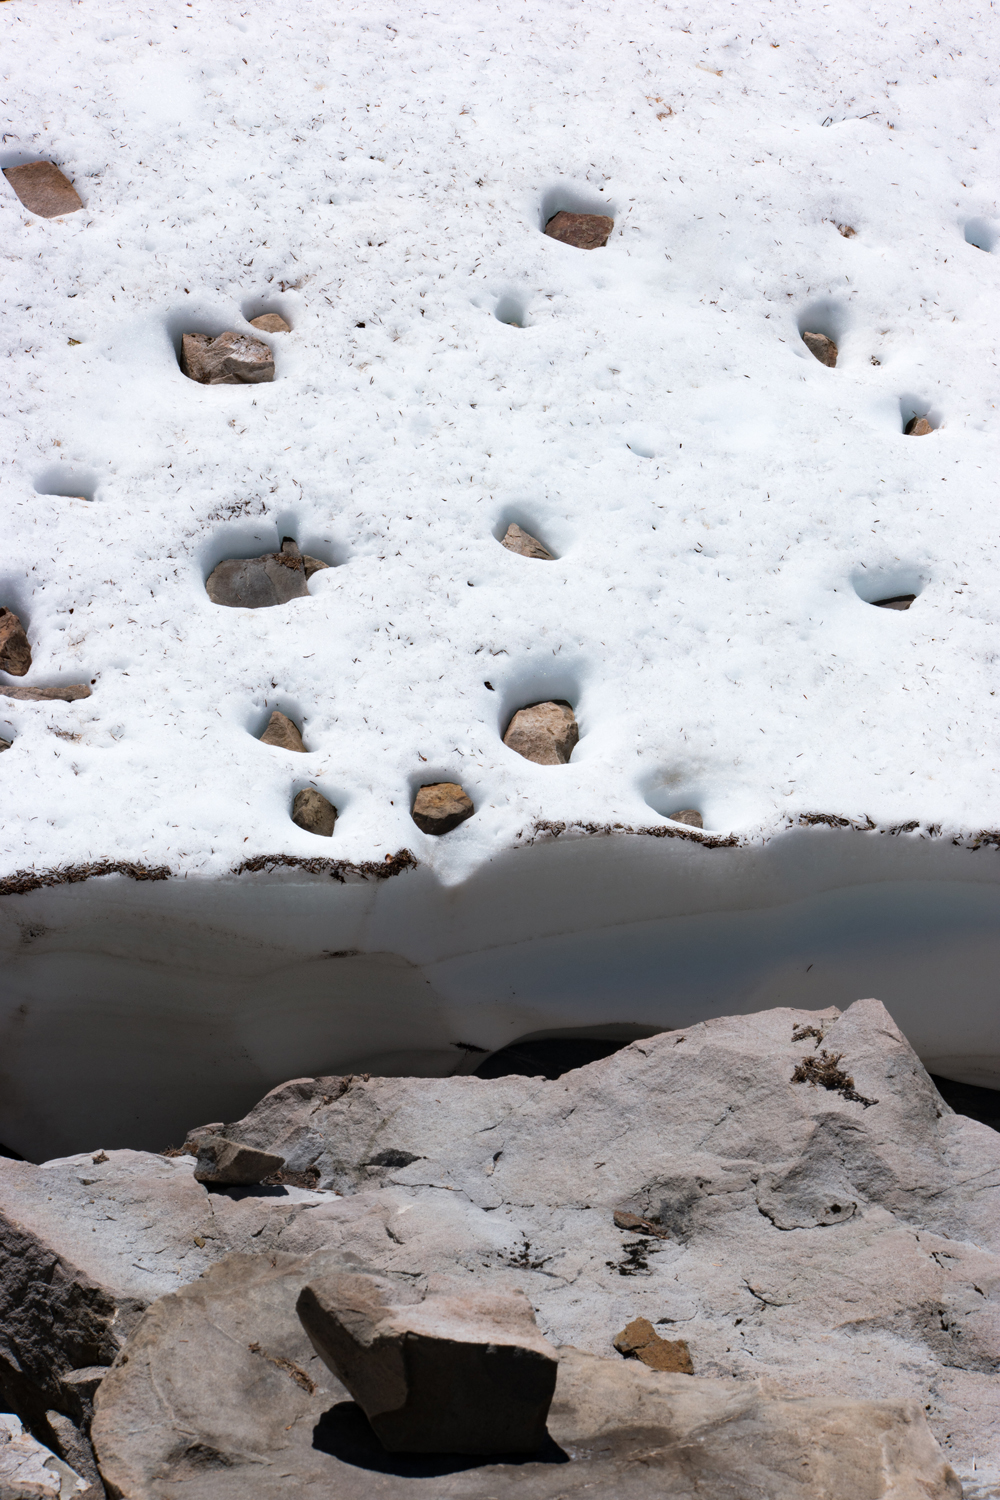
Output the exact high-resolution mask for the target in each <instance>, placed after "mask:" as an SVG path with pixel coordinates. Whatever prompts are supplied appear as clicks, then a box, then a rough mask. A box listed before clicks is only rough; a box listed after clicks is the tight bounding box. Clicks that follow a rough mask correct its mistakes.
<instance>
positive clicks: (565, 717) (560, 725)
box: [503, 700, 580, 766]
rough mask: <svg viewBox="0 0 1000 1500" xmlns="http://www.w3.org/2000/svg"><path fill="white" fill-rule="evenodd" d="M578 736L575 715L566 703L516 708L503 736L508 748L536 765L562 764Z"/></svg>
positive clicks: (536, 704)
mask: <svg viewBox="0 0 1000 1500" xmlns="http://www.w3.org/2000/svg"><path fill="white" fill-rule="evenodd" d="M579 738H580V730H579V726H578V725H577V722H576V715H575V714H574V712H573V710H572V708H571V707H570V705H569V704H568V703H565V702H563V701H561V700H559V701H557V702H553V703H532V704H531V705H530V706H529V707H528V708H519V709H518V711H517V713H516V714H515V715H514V717H513V718H512V719H511V721H510V723H509V724H508V725H507V732H506V734H505V735H504V737H503V742H504V744H505V745H506V746H507V747H508V749H510V750H516V751H517V753H518V755H523V756H524V758H525V760H533V761H534V762H535V763H536V765H539V766H564V765H566V764H567V762H568V761H569V758H570V756H571V755H572V754H573V747H574V746H575V745H576V743H577V741H578V740H579Z"/></svg>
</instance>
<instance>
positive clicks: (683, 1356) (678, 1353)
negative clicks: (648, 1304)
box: [614, 1318, 694, 1375]
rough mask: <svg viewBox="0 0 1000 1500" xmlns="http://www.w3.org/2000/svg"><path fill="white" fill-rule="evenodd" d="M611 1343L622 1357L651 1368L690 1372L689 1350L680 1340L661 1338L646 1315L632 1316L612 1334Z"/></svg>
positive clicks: (675, 1372) (691, 1367) (692, 1368)
mask: <svg viewBox="0 0 1000 1500" xmlns="http://www.w3.org/2000/svg"><path fill="white" fill-rule="evenodd" d="M614 1345H615V1348H616V1349H617V1350H618V1353H619V1354H623V1355H624V1356H625V1358H626V1359H638V1360H641V1361H642V1363H643V1364H644V1365H647V1366H648V1367H649V1369H651V1370H666V1371H669V1372H670V1373H671V1374H673V1375H693V1374H694V1366H693V1365H692V1363H691V1351H690V1350H689V1348H688V1346H687V1344H685V1342H684V1340H683V1339H663V1338H661V1337H660V1335H659V1334H658V1333H657V1331H656V1329H655V1328H654V1327H653V1325H652V1323H651V1322H650V1321H649V1319H648V1318H633V1319H632V1322H631V1323H629V1325H628V1327H627V1328H623V1329H622V1331H621V1333H616V1334H615V1338H614Z"/></svg>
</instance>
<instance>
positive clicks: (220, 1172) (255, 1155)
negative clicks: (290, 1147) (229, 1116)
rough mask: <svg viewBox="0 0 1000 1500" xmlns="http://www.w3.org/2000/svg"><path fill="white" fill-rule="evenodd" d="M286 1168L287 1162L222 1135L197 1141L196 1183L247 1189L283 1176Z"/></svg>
mask: <svg viewBox="0 0 1000 1500" xmlns="http://www.w3.org/2000/svg"><path fill="white" fill-rule="evenodd" d="M284 1165H285V1158H284V1157H283V1156H278V1155H277V1154H276V1153H275V1152H273V1151H258V1150H257V1149H256V1148H255V1147H254V1146H242V1145H240V1143H239V1142H238V1141H227V1140H226V1138H225V1136H221V1135H203V1136H202V1137H201V1138H200V1140H199V1141H198V1159H197V1161H196V1163H195V1169H194V1176H195V1181H196V1182H205V1183H212V1184H215V1185H218V1186H221V1185H223V1184H225V1185H226V1186H229V1187H237V1186H239V1187H247V1186H250V1185H252V1184H253V1183H255V1182H262V1181H263V1179H264V1178H265V1177H271V1176H273V1175H274V1173H275V1172H280V1171H281V1168H282V1167H283V1166H284Z"/></svg>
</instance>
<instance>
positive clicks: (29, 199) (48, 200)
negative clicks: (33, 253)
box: [3, 161, 83, 219]
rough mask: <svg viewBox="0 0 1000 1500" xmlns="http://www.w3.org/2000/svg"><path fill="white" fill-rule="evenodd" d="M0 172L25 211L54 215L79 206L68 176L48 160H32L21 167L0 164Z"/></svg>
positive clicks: (71, 212) (50, 216) (51, 217)
mask: <svg viewBox="0 0 1000 1500" xmlns="http://www.w3.org/2000/svg"><path fill="white" fill-rule="evenodd" d="M3 175H4V176H5V177H6V179H7V181H8V182H9V183H10V185H11V187H12V188H13V189H14V191H15V193H16V194H17V196H18V197H19V198H20V200H21V202H22V203H23V204H24V206H25V208H26V209H27V210H28V212H29V213H33V214H38V215H39V217H40V218H42V219H58V218H59V217H60V216H61V215H62V214H75V213H76V211H77V209H78V208H82V207H83V204H82V203H81V201H80V196H79V194H78V193H77V191H76V188H75V187H74V186H73V184H72V183H71V182H70V180H69V178H68V177H64V176H63V174H62V173H61V172H60V170H59V168H58V167H56V166H53V164H52V162H50V161H32V162H28V163H27V164H26V165H25V166H23V167H4V172H3Z"/></svg>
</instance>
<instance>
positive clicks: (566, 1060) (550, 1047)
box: [474, 1036, 628, 1079]
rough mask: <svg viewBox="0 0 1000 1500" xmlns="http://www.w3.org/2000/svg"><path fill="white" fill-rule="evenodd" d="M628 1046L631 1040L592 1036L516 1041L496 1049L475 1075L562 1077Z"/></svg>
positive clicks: (488, 1076) (478, 1076)
mask: <svg viewBox="0 0 1000 1500" xmlns="http://www.w3.org/2000/svg"><path fill="white" fill-rule="evenodd" d="M627 1046H628V1039H624V1040H615V1041H609V1040H607V1039H606V1038H603V1039H602V1038H591V1037H582V1036H574V1037H542V1038H540V1039H539V1040H538V1041H529V1042H513V1043H512V1044H511V1046H509V1047H501V1048H500V1051H499V1052H493V1053H491V1055H490V1056H489V1057H487V1058H486V1059H485V1060H484V1061H483V1062H481V1063H480V1064H479V1067H478V1068H476V1069H475V1072H474V1077H476V1078H509V1077H510V1076H512V1075H516V1076H519V1077H521V1078H539V1077H541V1078H548V1079H555V1078H561V1077H562V1075H563V1074H564V1073H569V1072H571V1071H572V1070H573V1069H574V1068H583V1067H586V1065H587V1063H592V1062H600V1060H601V1058H602V1057H610V1056H611V1054H612V1053H613V1052H620V1051H621V1049H622V1048H623V1047H627Z"/></svg>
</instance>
